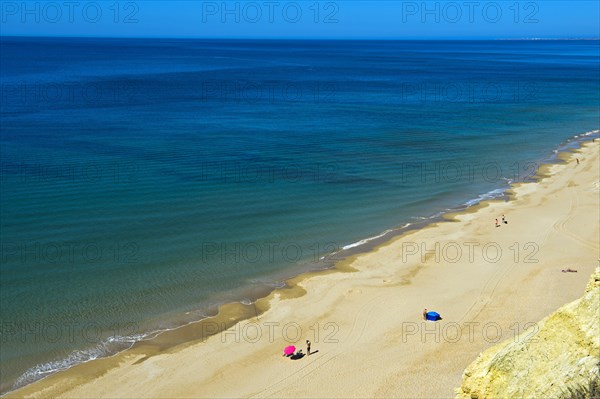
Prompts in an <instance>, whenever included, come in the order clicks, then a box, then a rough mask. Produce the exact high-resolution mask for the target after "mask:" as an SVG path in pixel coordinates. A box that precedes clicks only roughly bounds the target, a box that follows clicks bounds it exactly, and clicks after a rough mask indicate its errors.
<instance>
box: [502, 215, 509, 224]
mask: <svg viewBox="0 0 600 399" xmlns="http://www.w3.org/2000/svg"><path fill="white" fill-rule="evenodd" d="M502 223H504V224H508V222H507V221H506V218H505V217H504V215H502Z"/></svg>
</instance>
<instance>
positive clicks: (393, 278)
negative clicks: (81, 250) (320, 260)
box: [8, 142, 600, 398]
mask: <svg viewBox="0 0 600 399" xmlns="http://www.w3.org/2000/svg"><path fill="white" fill-rule="evenodd" d="M598 144H599V143H598V142H595V143H587V144H586V145H585V146H584V147H583V148H582V149H580V150H578V152H579V153H578V155H577V157H578V158H579V159H580V161H581V163H580V164H579V165H577V164H576V161H575V157H574V156H573V155H572V154H571V155H569V154H563V158H565V159H566V160H567V162H566V163H563V164H555V165H549V166H546V167H545V168H544V170H543V171H542V173H544V174H545V175H546V177H544V178H543V179H542V180H540V181H539V182H537V183H524V184H518V185H515V187H514V188H513V190H512V194H511V197H512V198H511V200H510V201H508V202H505V201H489V202H486V203H484V204H481V205H479V206H477V207H474V208H471V209H470V211H468V212H463V213H461V214H457V215H451V218H452V221H449V222H441V223H437V224H435V225H431V226H429V227H426V228H424V229H421V230H418V231H413V232H409V233H407V234H406V235H404V236H401V237H397V238H395V239H394V240H392V241H391V242H388V243H386V244H384V245H381V246H380V247H378V248H376V249H375V250H373V251H371V252H369V253H366V254H361V255H358V256H356V257H354V258H353V259H349V260H347V261H346V262H345V263H344V265H341V266H340V268H341V269H345V270H346V271H335V272H324V273H317V274H311V275H308V276H303V277H302V278H299V279H298V287H300V288H303V289H304V290H305V291H306V293H304V295H300V296H298V295H297V294H298V293H300V294H302V293H303V291H304V290H302V289H299V288H298V287H296V288H295V289H291V290H279V291H276V292H274V293H273V294H272V295H271V296H270V297H269V298H267V299H265V300H263V304H264V302H265V301H268V302H269V305H270V307H269V309H267V310H266V311H265V312H264V313H263V314H261V315H260V316H259V317H258V318H256V317H254V318H252V319H248V320H245V321H242V322H241V323H238V324H236V325H235V326H234V327H232V328H230V329H229V330H227V333H220V334H217V335H213V336H211V337H210V338H208V339H206V340H204V341H196V342H191V343H187V344H184V345H180V346H178V347H174V348H170V349H169V350H165V351H162V352H159V353H155V354H148V353H147V351H146V353H144V349H143V347H142V348H138V349H137V350H130V351H127V352H124V353H122V354H120V355H118V356H115V357H113V358H110V359H102V360H97V361H94V362H90V363H88V364H84V365H80V366H77V367H74V368H72V369H70V370H68V371H66V372H62V373H57V374H55V375H53V376H50V377H48V378H46V379H44V380H42V381H39V382H37V383H34V384H31V385H29V386H27V387H25V388H23V389H20V390H18V391H14V392H11V393H10V394H9V395H8V396H9V397H22V396H32V397H55V396H61V397H77V398H92V397H93V398H100V397H110V398H120V397H129V398H134V397H135V398H141V397H169V398H174V397H194V398H208V397H210V398H217V397H229V398H231V397H340V398H342V397H343V398H346V397H396V398H401V397H427V398H448V397H453V396H454V395H455V393H454V390H455V388H456V387H458V386H459V385H460V381H461V375H462V372H463V370H464V369H465V367H466V366H467V365H468V364H469V363H470V362H471V361H473V360H474V359H475V358H476V356H477V355H478V354H479V353H480V352H481V351H483V350H484V349H486V348H488V347H490V346H492V345H493V344H494V343H496V342H499V341H500V340H503V339H506V338H510V337H514V336H515V335H516V334H518V333H521V332H522V331H523V330H524V329H525V328H526V327H528V323H533V322H536V321H538V320H540V319H542V318H543V317H544V316H546V315H548V314H550V313H551V312H553V311H555V310H556V309H557V308H559V307H560V306H561V305H563V304H565V303H567V302H569V301H572V300H574V299H576V298H578V297H580V296H581V295H582V293H583V291H584V289H585V285H586V283H587V280H588V278H589V276H590V274H591V273H592V272H593V270H594V267H595V266H596V265H598V259H599V242H600V232H599V229H600V228H599V225H600V222H599V220H600V215H599V212H600V211H599V209H600V176H599V174H600V167H599V157H598V153H599V148H598ZM502 214H505V215H506V217H507V220H508V222H509V223H508V224H502V226H501V227H498V228H496V227H494V219H496V218H498V219H500V217H501V215H502ZM436 243H437V245H438V246H439V247H438V248H439V250H438V251H437V254H436V253H435V248H436ZM422 245H423V246H424V248H422V247H421V246H422ZM457 248H460V249H461V253H458V251H457ZM469 248H471V249H472V252H471V251H470V250H469ZM517 248H518V252H517ZM422 249H426V250H429V251H431V250H434V251H433V252H430V253H428V254H427V256H426V259H422V257H421V255H422V254H423V251H422ZM498 249H500V250H501V255H500V256H499V257H498V256H497V251H498ZM471 254H472V256H471ZM436 255H437V258H436ZM495 258H498V259H495ZM567 267H570V268H573V269H577V270H578V273H562V272H561V269H564V268H567ZM351 269H355V270H356V271H348V270H351ZM291 294H295V295H291ZM294 296H296V297H294ZM424 307H427V308H428V309H429V310H435V311H437V312H439V313H440V314H441V315H442V317H443V320H442V321H440V322H437V323H433V322H423V321H422V320H421V313H422V311H423V308H424ZM215 320H216V319H215ZM207 326H208V325H207ZM207 328H209V329H210V328H211V327H210V326H209V327H207ZM258 328H260V329H262V336H260V337H257V329H258ZM299 329H301V335H300V336H298V339H299V341H298V344H297V345H298V346H299V347H300V348H302V349H303V350H304V351H306V348H305V344H304V341H305V340H306V339H310V340H311V341H312V349H313V351H318V352H316V353H313V354H311V355H310V356H305V357H304V358H302V359H298V360H291V359H289V358H285V357H282V349H283V347H285V346H286V345H287V344H288V343H287V342H286V341H285V339H284V334H283V333H284V331H285V332H286V334H287V337H288V338H290V339H293V338H296V335H297V334H296V333H297V331H298V330H299ZM316 332H318V334H316Z"/></svg>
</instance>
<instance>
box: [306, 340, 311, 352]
mask: <svg viewBox="0 0 600 399" xmlns="http://www.w3.org/2000/svg"><path fill="white" fill-rule="evenodd" d="M306 355H307V356H310V341H309V340H306Z"/></svg>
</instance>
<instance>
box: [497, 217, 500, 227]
mask: <svg viewBox="0 0 600 399" xmlns="http://www.w3.org/2000/svg"><path fill="white" fill-rule="evenodd" d="M496 227H500V223H498V219H496Z"/></svg>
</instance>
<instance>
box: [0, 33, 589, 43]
mask: <svg viewBox="0 0 600 399" xmlns="http://www.w3.org/2000/svg"><path fill="white" fill-rule="evenodd" d="M0 38H31V39H33V38H39V39H147V40H152V39H174V40H274V41H276V40H305V41H308V40H312V41H459V40H460V41H495V40H500V41H559V40H587V41H600V37H489V38H485V37H462V38H461V37H450V38H445V37H439V38H435V37H427V38H408V37H405V38H386V37H379V38H365V37H363V38H360V37H356V38H352V37H332V38H327V37H260V36H257V37H200V36H91V35H90V36H84V35H43V36H41V35H5V34H0Z"/></svg>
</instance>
